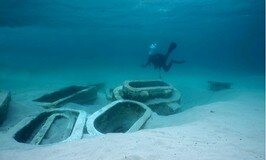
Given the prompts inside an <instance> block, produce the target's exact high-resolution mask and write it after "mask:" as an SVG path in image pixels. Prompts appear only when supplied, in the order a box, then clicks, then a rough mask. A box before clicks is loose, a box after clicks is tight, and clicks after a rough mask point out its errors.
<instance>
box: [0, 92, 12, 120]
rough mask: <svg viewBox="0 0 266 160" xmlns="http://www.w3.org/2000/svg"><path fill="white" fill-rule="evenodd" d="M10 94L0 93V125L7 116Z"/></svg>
mask: <svg viewBox="0 0 266 160" xmlns="http://www.w3.org/2000/svg"><path fill="white" fill-rule="evenodd" d="M10 101H11V94H10V92H7V91H2V92H0V124H2V123H3V122H4V120H5V119H6V116H7V112H8V107H9V103H10Z"/></svg>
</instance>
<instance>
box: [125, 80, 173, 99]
mask: <svg viewBox="0 0 266 160" xmlns="http://www.w3.org/2000/svg"><path fill="white" fill-rule="evenodd" d="M122 92H123V97H124V98H126V99H132V100H136V101H139V102H145V101H147V100H149V99H154V98H169V97H171V95H172V94H173V87H172V86H171V85H169V84H167V83H166V82H164V81H162V80H133V81H125V82H124V84H123V90H122Z"/></svg>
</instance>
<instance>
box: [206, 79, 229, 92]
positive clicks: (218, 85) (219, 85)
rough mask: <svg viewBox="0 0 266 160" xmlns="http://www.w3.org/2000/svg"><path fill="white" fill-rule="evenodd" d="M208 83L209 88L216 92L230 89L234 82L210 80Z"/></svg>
mask: <svg viewBox="0 0 266 160" xmlns="http://www.w3.org/2000/svg"><path fill="white" fill-rule="evenodd" d="M208 83H209V89H210V90H211V91H214V92H215V91H220V90H224V89H230V88H231V86H232V83H229V82H217V81H208Z"/></svg>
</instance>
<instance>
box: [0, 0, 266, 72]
mask: <svg viewBox="0 0 266 160" xmlns="http://www.w3.org/2000/svg"><path fill="white" fill-rule="evenodd" d="M0 3H1V5H0V66H1V68H15V69H16V68H19V69H21V68H26V69H35V70H38V69H46V68H63V69H67V68H86V67H94V68H95V71H97V67H99V66H101V67H105V66H106V69H107V70H108V66H118V67H123V68H126V67H127V66H134V67H140V66H141V64H143V63H145V61H146V59H147V57H148V51H149V45H150V44H151V43H153V42H156V43H158V46H159V50H160V51H161V52H163V53H164V52H166V50H167V47H168V45H169V43H170V42H172V41H175V42H176V43H177V44H178V47H177V49H176V50H175V51H174V53H173V54H172V55H171V56H172V58H174V59H185V60H186V64H184V66H185V67H188V68H189V67H193V68H201V67H202V68H209V69H214V70H226V71H231V70H234V71H241V72H254V73H262V74H264V49H265V40H264V1H263V0H223V1H219V0H128V1H124V0H108V1H107V0H98V1H85V0H80V1H71V0H47V1H41V0H1V1H0Z"/></svg>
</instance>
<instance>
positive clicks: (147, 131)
mask: <svg viewBox="0 0 266 160" xmlns="http://www.w3.org/2000/svg"><path fill="white" fill-rule="evenodd" d="M158 77H159V75H158V72H157V71H152V70H147V69H145V70H144V69H139V68H134V67H132V68H123V69H122V68H119V67H113V68H109V69H108V70H106V69H104V68H100V67H97V70H95V68H94V69H93V68H91V69H86V70H85V69H73V70H66V69H65V70H46V71H45V70H42V71H38V72H37V71H28V70H19V71H17V70H11V69H3V70H1V73H0V83H1V89H3V90H10V91H11V92H12V102H11V105H10V108H9V112H8V115H7V119H6V121H5V122H4V124H3V125H2V126H1V127H0V160H11V159H16V160H38V159H40V160H44V159H45V160H61V159H62V160H76V159H78V160H105V159H110V160H156V159H163V160H177V159H187V160H191V159H192V160H195V159H202V160H208V159H210V160H220V159H221V160H224V159H227V160H229V159H230V160H231V159H235V160H240V159H241V160H255V159H259V160H260V159H261V160H262V159H264V158H265V152H264V150H265V137H264V135H265V119H264V117H265V107H264V105H265V101H264V98H265V94H264V75H260V74H251V73H237V72H235V73H234V72H230V73H228V72H217V71H216V72H215V71H210V70H206V69H195V68H190V69H185V68H178V67H176V68H175V69H173V70H172V71H170V72H169V73H167V74H166V73H162V78H163V80H165V81H166V82H168V83H170V84H172V85H173V86H174V87H176V88H177V89H179V90H180V92H181V93H182V103H181V105H182V111H181V112H180V113H177V114H174V115H170V116H159V115H157V114H155V113H153V115H152V117H151V118H150V119H149V120H148V121H147V123H146V124H145V126H144V127H143V129H142V130H140V131H138V132H135V133H130V134H106V135H104V136H98V137H94V138H86V136H85V137H84V138H83V139H81V140H77V141H72V142H67V143H58V144H53V145H47V146H31V145H18V144H17V143H14V142H13V141H10V139H11V138H10V137H12V135H9V134H8V130H9V129H10V128H11V127H12V126H14V125H15V124H16V123H18V122H19V121H21V120H22V119H23V118H25V117H28V116H31V115H35V114H38V113H39V112H41V111H43V110H44V109H43V108H41V107H38V106H32V105H30V103H29V101H30V100H32V99H33V98H34V97H36V96H38V95H41V94H43V93H47V92H50V91H53V90H55V89H58V88H61V87H64V86H66V85H71V84H87V83H95V82H105V83H106V87H107V88H113V87H116V86H117V85H120V84H121V83H122V82H123V81H124V80H132V79H157V78H158ZM208 80H216V81H225V82H231V83H232V84H233V85H232V88H231V89H229V90H223V91H219V92H212V91H209V90H208V84H207V81H208ZM106 103H108V102H107V101H106V100H105V97H104V92H100V93H99V98H98V100H97V101H96V104H95V105H93V106H94V107H95V110H89V111H88V112H91V113H93V112H94V111H96V110H97V109H99V108H101V107H102V106H104V105H106ZM87 107H90V106H87ZM84 108H86V106H84ZM81 109H83V108H81ZM91 113H90V114H91Z"/></svg>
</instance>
